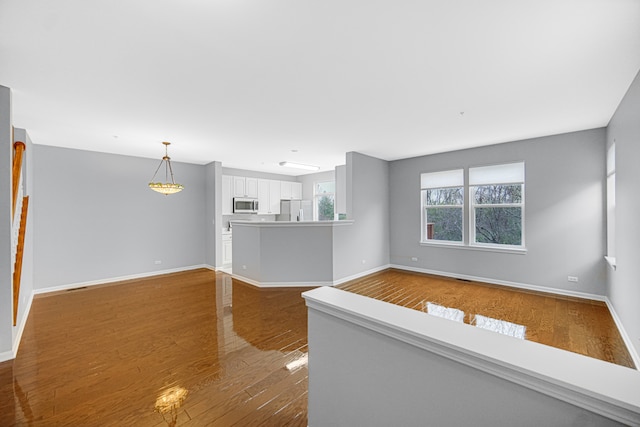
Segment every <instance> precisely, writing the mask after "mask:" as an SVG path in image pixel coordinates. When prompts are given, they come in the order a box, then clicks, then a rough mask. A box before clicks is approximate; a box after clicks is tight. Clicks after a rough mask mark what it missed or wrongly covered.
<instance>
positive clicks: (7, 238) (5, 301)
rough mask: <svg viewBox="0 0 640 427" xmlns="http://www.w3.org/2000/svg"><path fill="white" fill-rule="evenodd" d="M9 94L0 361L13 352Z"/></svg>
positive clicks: (2, 121) (0, 249) (1, 196)
mask: <svg viewBox="0 0 640 427" xmlns="http://www.w3.org/2000/svg"><path fill="white" fill-rule="evenodd" d="M12 153H13V144H12V140H11V90H10V89H9V88H8V87H4V86H0V360H6V359H9V358H11V357H13V356H11V355H10V354H11V351H12V332H11V331H12V327H11V326H12V325H13V315H12V313H13V303H12V283H13V278H12V276H11V222H12V217H11V216H12V215H11V210H12V209H11V204H12V201H11V167H12V157H13V154H12Z"/></svg>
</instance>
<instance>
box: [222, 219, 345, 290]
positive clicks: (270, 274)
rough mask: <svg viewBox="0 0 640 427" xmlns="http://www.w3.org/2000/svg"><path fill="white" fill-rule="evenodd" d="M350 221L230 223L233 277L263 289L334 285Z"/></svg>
mask: <svg viewBox="0 0 640 427" xmlns="http://www.w3.org/2000/svg"><path fill="white" fill-rule="evenodd" d="M353 223H354V221H352V220H342V221H300V222H297V221H296V222H293V221H292V222H289V221H232V229H233V276H234V277H236V278H238V279H239V280H242V281H245V282H248V283H251V284H253V285H256V286H262V287H269V286H272V287H280V286H323V285H334V284H335V283H336V278H335V277H334V261H335V257H336V256H339V251H337V250H336V248H337V247H338V246H339V243H340V242H342V241H344V239H348V238H349V231H350V229H351V228H352V227H350V226H351V225H353Z"/></svg>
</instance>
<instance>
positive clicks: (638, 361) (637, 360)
mask: <svg viewBox="0 0 640 427" xmlns="http://www.w3.org/2000/svg"><path fill="white" fill-rule="evenodd" d="M605 303H606V304H607V307H608V308H609V312H610V313H611V317H613V321H614V322H615V324H616V326H617V328H618V331H619V332H620V336H622V341H624V343H625V345H626V346H627V350H628V351H629V354H630V355H631V359H632V360H633V363H634V364H635V365H636V369H637V370H640V355H638V352H637V350H636V348H635V346H634V345H633V340H632V339H631V336H629V334H627V331H626V329H625V328H624V326H623V324H622V320H621V319H620V317H619V316H618V313H616V310H615V308H613V304H612V303H611V301H610V300H609V298H608V297H605Z"/></svg>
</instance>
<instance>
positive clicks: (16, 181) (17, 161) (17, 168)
mask: <svg viewBox="0 0 640 427" xmlns="http://www.w3.org/2000/svg"><path fill="white" fill-rule="evenodd" d="M13 148H14V149H15V150H16V153H15V156H14V157H13V170H12V177H13V181H12V182H13V198H12V200H13V205H12V209H11V215H12V217H13V216H15V214H16V202H17V201H18V187H19V185H20V173H21V171H22V153H23V152H24V150H25V148H27V146H26V145H25V144H24V142H22V141H16V143H15V144H13Z"/></svg>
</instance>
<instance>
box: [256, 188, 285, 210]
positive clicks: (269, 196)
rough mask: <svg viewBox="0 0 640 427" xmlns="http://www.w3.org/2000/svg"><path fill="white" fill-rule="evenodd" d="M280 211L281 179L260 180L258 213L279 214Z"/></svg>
mask: <svg viewBox="0 0 640 427" xmlns="http://www.w3.org/2000/svg"><path fill="white" fill-rule="evenodd" d="M279 213H280V181H274V180H272V179H259V180H258V214H265V215H277V214H279Z"/></svg>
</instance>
